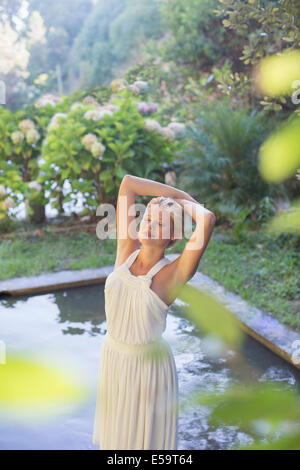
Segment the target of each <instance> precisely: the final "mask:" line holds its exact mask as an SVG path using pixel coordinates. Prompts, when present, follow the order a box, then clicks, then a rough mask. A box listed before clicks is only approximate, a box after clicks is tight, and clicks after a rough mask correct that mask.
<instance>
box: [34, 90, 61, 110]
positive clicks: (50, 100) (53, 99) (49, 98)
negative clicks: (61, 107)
mask: <svg viewBox="0 0 300 470" xmlns="http://www.w3.org/2000/svg"><path fill="white" fill-rule="evenodd" d="M62 102H63V100H62V98H59V97H58V96H55V95H52V94H51V93H46V94H45V95H43V96H41V97H40V98H39V99H38V100H37V101H36V102H35V107H36V108H44V106H46V105H47V104H50V106H52V107H53V108H54V107H55V106H56V105H57V103H62Z"/></svg>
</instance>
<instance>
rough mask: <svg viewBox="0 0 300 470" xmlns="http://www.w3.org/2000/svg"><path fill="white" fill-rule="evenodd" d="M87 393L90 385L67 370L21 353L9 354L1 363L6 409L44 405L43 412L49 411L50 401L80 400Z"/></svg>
mask: <svg viewBox="0 0 300 470" xmlns="http://www.w3.org/2000/svg"><path fill="white" fill-rule="evenodd" d="M85 395H86V389H85V388H83V387H82V386H81V385H78V384H76V383H75V381H74V377H72V376H71V375H70V374H69V372H67V371H65V372H64V373H63V372H61V371H57V370H55V369H53V368H50V367H49V366H48V365H47V364H42V363H38V362H34V361H31V360H29V359H24V357H19V356H17V355H8V356H7V362H6V363H5V364H1V365H0V406H1V407H3V409H4V410H5V409H9V410H11V411H18V410H21V411H23V410H24V411H25V410H26V409H28V408H30V409H34V410H36V409H37V407H40V408H39V413H43V412H44V411H45V413H46V410H47V408H48V407H49V406H50V405H55V406H56V405H57V406H59V405H62V404H70V402H72V403H74V404H77V403H78V402H80V401H81V400H82V399H83V398H85ZM48 409H49V408H48Z"/></svg>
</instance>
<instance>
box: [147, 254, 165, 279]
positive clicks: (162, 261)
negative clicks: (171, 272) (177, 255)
mask: <svg viewBox="0 0 300 470" xmlns="http://www.w3.org/2000/svg"><path fill="white" fill-rule="evenodd" d="M166 264H168V260H167V259H166V258H162V259H160V260H159V261H158V262H157V263H156V264H155V265H154V266H153V267H152V268H151V269H150V271H148V273H147V278H149V279H152V277H153V276H155V274H157V273H158V271H160V270H161V269H162V268H163V267H164V266H166Z"/></svg>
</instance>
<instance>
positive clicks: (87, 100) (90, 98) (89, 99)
mask: <svg viewBox="0 0 300 470" xmlns="http://www.w3.org/2000/svg"><path fill="white" fill-rule="evenodd" d="M82 101H83V103H84V104H93V105H95V106H98V105H99V103H98V101H97V100H96V99H95V98H94V97H93V96H91V95H88V96H86V97H85V98H84V99H83V100H82Z"/></svg>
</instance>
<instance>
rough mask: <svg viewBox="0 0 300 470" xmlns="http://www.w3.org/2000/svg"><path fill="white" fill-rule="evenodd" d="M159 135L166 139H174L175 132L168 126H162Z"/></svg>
mask: <svg viewBox="0 0 300 470" xmlns="http://www.w3.org/2000/svg"><path fill="white" fill-rule="evenodd" d="M161 135H162V136H163V137H164V138H165V139H166V140H175V133H174V132H173V131H172V129H170V128H169V127H163V128H162V129H161Z"/></svg>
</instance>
